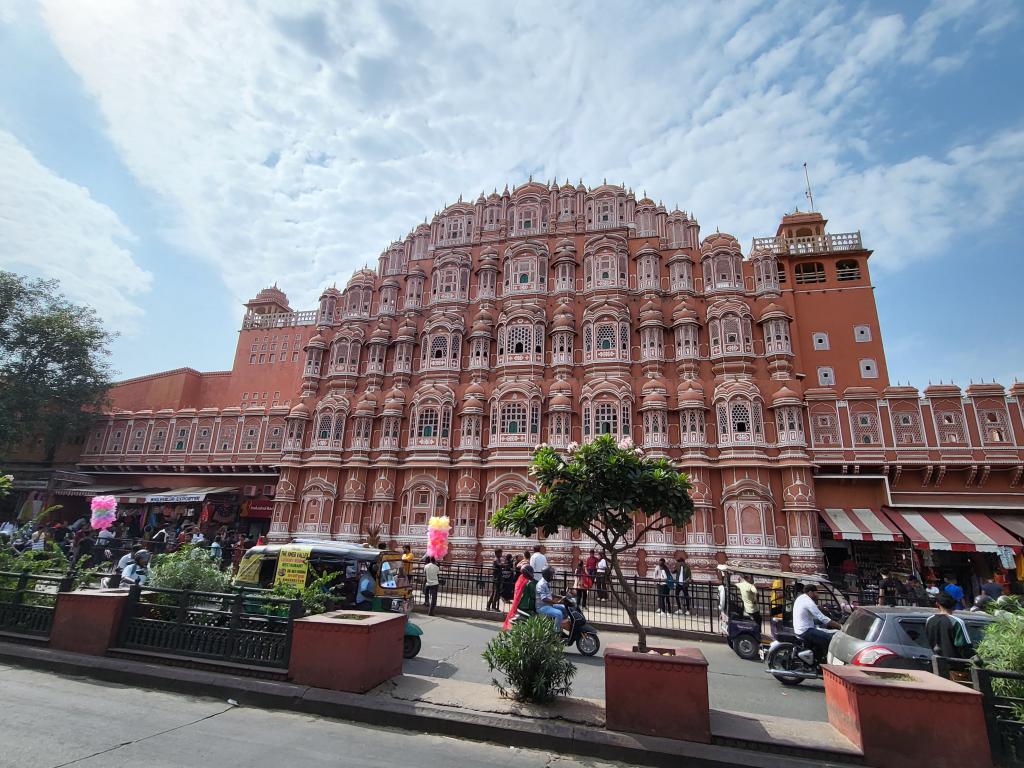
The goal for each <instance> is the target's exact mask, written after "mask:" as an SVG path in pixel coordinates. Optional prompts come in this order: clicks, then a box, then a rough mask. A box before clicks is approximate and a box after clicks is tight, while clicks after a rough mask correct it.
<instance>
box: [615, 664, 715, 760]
mask: <svg viewBox="0 0 1024 768" xmlns="http://www.w3.org/2000/svg"><path fill="white" fill-rule="evenodd" d="M649 650H657V651H660V652H666V651H670V652H671V653H672V654H673V655H667V656H666V655H656V654H651V653H636V652H634V650H633V648H632V647H631V646H621V645H612V646H609V647H608V650H607V651H605V654H604V694H605V717H606V725H607V727H608V728H609V729H611V730H613V731H628V732H630V733H643V734H647V735H650V736H662V737H664V738H669V739H681V740H683V741H698V742H702V743H704V744H709V743H710V742H711V719H710V714H709V708H708V662H707V659H705V658H704V654H703V653H701V652H700V650H698V649H697V648H650V649H649Z"/></svg>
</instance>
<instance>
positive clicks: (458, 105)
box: [0, 0, 1024, 387]
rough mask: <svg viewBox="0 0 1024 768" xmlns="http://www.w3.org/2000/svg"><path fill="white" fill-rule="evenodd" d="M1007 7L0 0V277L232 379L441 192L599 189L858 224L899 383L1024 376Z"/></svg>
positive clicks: (769, 222) (1016, 143) (772, 216)
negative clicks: (247, 330)
mask: <svg viewBox="0 0 1024 768" xmlns="http://www.w3.org/2000/svg"><path fill="white" fill-rule="evenodd" d="M1022 24H1024V6H1021V5H1020V4H1018V3H1016V2H1014V1H1013V0H992V1H991V2H988V1H986V0H976V1H974V2H972V1H971V0H956V1H955V2H943V1H935V2H917V3H914V2H906V3H880V2H878V3H871V2H869V3H864V4H844V3H838V2H795V1H794V2H780V3H757V2H748V3H740V2H736V3H714V2H709V3H700V2H687V3H685V4H682V3H650V2H635V3H630V2H621V3H617V4H615V5H611V4H608V3H602V2H593V3H558V4H555V3H549V2H547V3H518V4H514V3H509V4H502V5H501V6H498V5H497V4H490V3H465V4H462V3H455V2H444V3H429V4H425V3H415V4H406V3H397V2H388V3H380V4H371V3H314V2H293V3H288V4H287V5H285V4H280V3H270V2H267V3H258V2H252V3H245V4H243V3H223V4H211V3H201V2H196V3H192V2H187V1H186V0H175V2H168V1H167V0H160V1H156V0H154V2H121V3H110V2H102V1H101V0H70V1H61V2H51V1H49V0H44V1H43V2H41V3H39V4H35V3H27V2H22V0H0V267H3V268H5V269H12V270H15V271H18V272H22V273H28V274H33V275H42V276H47V277H55V278H59V279H60V280H61V281H62V285H63V289H64V290H65V292H66V293H67V294H68V295H70V296H71V297H72V298H74V299H76V300H78V301H82V302H88V303H91V304H93V305H95V306H96V307H97V308H98V309H99V311H100V312H101V314H102V315H103V317H104V318H105V319H106V321H107V322H108V324H109V325H110V327H112V328H113V329H116V330H117V331H118V332H119V333H120V337H119V339H118V340H117V342H116V343H115V345H114V365H115V367H116V368H117V369H118V370H119V371H120V373H121V375H122V376H136V375H141V374H145V373H150V372H155V371H159V370H164V369H169V368H175V367H179V366H183V365H191V366H193V367H196V368H199V369H201V370H220V369H223V368H226V367H228V366H229V365H230V362H231V358H232V354H233V351H234V344H235V331H236V330H237V328H238V326H239V322H240V318H241V314H242V308H241V304H242V303H243V302H244V301H245V300H246V299H247V298H248V297H250V296H252V295H254V294H255V292H256V291H258V290H259V289H260V288H261V287H264V286H265V285H267V284H270V283H272V282H275V281H276V282H277V283H278V284H279V285H280V286H281V287H282V288H283V289H284V290H286V291H287V293H288V295H289V297H290V298H291V301H292V305H293V306H294V307H296V308H309V307H312V305H313V303H314V301H315V299H316V296H317V295H318V293H319V290H320V289H321V288H322V287H323V286H324V285H329V284H331V283H332V282H334V281H338V282H342V283H343V282H344V281H345V280H346V279H347V278H348V276H349V275H350V274H351V273H352V271H353V270H354V269H357V268H359V267H361V266H363V265H364V264H370V265H371V266H373V265H375V264H376V259H377V256H378V255H379V253H380V252H381V250H383V249H384V248H385V247H386V246H387V245H388V243H389V242H390V241H391V240H394V239H397V238H400V237H403V236H404V235H405V234H406V233H407V232H408V231H409V230H410V229H411V227H412V226H414V225H415V224H416V223H418V222H419V221H422V220H423V217H424V216H428V217H429V216H430V215H432V214H433V213H434V212H435V211H436V210H438V209H440V208H441V207H443V206H444V204H445V203H448V202H453V201H454V200H455V199H457V198H458V197H459V195H460V194H461V195H464V196H467V197H470V196H472V197H475V196H476V195H477V194H478V193H479V192H480V191H481V190H485V191H488V192H489V191H490V190H491V189H493V188H495V187H497V188H498V189H501V188H502V187H503V186H504V185H505V184H506V183H508V184H509V185H513V184H516V183H520V182H522V181H524V180H525V177H526V176H527V175H528V174H530V173H533V174H534V176H535V178H542V179H549V178H552V177H556V176H557V177H558V178H559V179H564V178H566V177H571V178H572V179H573V180H576V179H579V178H580V177H583V178H584V180H585V181H587V182H588V183H590V184H597V183H600V181H601V180H602V179H605V178H607V179H608V180H609V181H611V182H620V181H621V182H625V183H626V184H627V185H629V186H632V187H633V188H634V189H635V190H636V191H637V192H638V193H639V192H641V191H643V190H646V191H647V193H648V194H649V195H650V196H652V197H654V198H655V199H661V200H663V201H664V202H665V203H666V204H667V205H676V204H678V205H679V206H680V207H682V208H684V209H686V210H689V211H693V212H694V213H695V214H696V215H697V217H698V219H699V220H700V222H701V224H702V227H703V230H704V232H709V231H713V230H714V229H715V228H716V227H717V228H719V229H721V230H722V231H724V232H731V233H733V234H735V235H736V236H737V237H738V238H739V239H740V242H741V243H743V244H744V247H747V245H748V244H749V242H750V238H751V237H753V236H755V235H763V234H773V233H774V231H775V227H776V225H777V223H778V220H779V217H780V216H781V214H782V213H784V212H786V211H790V210H792V209H793V208H794V207H796V206H804V205H805V204H806V201H805V199H804V197H803V192H804V184H803V173H802V164H803V162H805V161H806V162H808V163H809V165H810V168H811V173H812V181H813V183H814V192H815V201H816V203H817V207H818V208H819V209H820V210H821V211H822V212H823V213H824V214H825V215H826V216H827V217H828V218H829V219H830V229H831V230H832V231H834V232H841V231H851V230H858V229H859V230H861V231H862V233H863V235H864V238H865V241H866V243H867V244H868V246H869V247H871V248H873V249H874V251H875V255H874V256H873V258H872V271H873V277H874V282H875V285H876V287H877V298H878V303H879V308H880V312H881V318H882V331H883V334H884V337H885V340H886V346H887V352H888V362H889V369H890V374H891V376H892V378H893V379H894V380H897V379H898V380H901V381H908V380H909V381H910V382H911V383H913V384H915V385H917V386H921V387H923V386H925V385H927V383H928V381H929V380H931V381H938V380H940V379H942V380H945V381H949V380H951V379H952V380H953V381H956V382H957V383H959V384H961V385H966V384H967V383H968V382H969V380H970V379H972V378H973V379H974V380H976V381H977V380H979V379H985V380H990V379H993V378H995V379H997V380H999V381H1001V382H1002V383H1004V384H1009V383H1011V382H1012V381H1013V379H1014V378H1015V377H1020V378H1024V341H1022V340H1021V334H1020V329H1021V328H1022V327H1024V308H1022V306H1024V302H1022V301H1021V298H1020V294H1021V285H1022V283H1024V266H1022V253H1021V245H1020V244H1021V242H1022V241H1024V223H1022V222H1024V217H1022V215H1021V212H1020V200H1021V196H1022V192H1024V98H1022V93H1024V87H1022V86H1024V49H1022V47H1021V46H1020V44H1019V40H1020V35H1021V31H1022Z"/></svg>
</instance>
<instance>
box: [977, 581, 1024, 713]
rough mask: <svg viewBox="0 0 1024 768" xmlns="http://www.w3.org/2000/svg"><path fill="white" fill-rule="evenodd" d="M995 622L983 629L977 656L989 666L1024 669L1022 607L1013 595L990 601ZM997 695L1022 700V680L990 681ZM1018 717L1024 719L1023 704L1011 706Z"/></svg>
mask: <svg viewBox="0 0 1024 768" xmlns="http://www.w3.org/2000/svg"><path fill="white" fill-rule="evenodd" d="M989 610H990V612H991V613H992V614H993V615H994V616H995V621H993V622H992V623H991V624H989V625H988V626H987V627H986V628H985V634H984V636H983V637H982V639H981V642H980V643H978V647H977V649H976V652H977V655H978V656H979V657H980V658H981V660H982V661H983V662H984V663H985V666H987V667H991V668H992V669H1002V670H1006V671H1008V672H1024V607H1022V606H1021V603H1020V600H1019V599H1018V598H1017V597H1015V596H1004V597H1000V598H999V599H998V600H996V601H995V603H993V604H990V606H989ZM992 689H993V692H994V693H995V694H996V695H997V696H1007V697H1012V698H1020V699H1024V680H999V679H994V680H993V681H992ZM1014 711H1015V713H1016V715H1017V719H1018V720H1022V721H1024V705H1020V704H1017V705H1014Z"/></svg>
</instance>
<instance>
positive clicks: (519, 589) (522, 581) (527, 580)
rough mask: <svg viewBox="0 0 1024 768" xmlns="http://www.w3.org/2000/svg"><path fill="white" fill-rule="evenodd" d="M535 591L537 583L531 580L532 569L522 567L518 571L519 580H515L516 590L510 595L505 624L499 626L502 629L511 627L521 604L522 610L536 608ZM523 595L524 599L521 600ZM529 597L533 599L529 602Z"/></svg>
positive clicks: (527, 566)
mask: <svg viewBox="0 0 1024 768" xmlns="http://www.w3.org/2000/svg"><path fill="white" fill-rule="evenodd" d="M536 589H537V583H536V582H535V581H534V580H533V568H531V567H530V566H529V565H524V566H523V567H522V569H521V570H520V571H519V578H518V579H516V589H515V592H514V593H513V595H512V605H511V606H509V609H508V615H507V616H505V622H504V623H503V624H502V625H501V628H502V629H505V630H507V629H508V628H509V627H511V626H512V619H514V618H515V616H516V612H517V611H518V610H519V606H520V604H521V603H522V605H523V610H526V609H527V608H529V609H531V610H532V609H533V608H534V607H535V606H536V598H535V596H534V595H535V592H534V590H536ZM524 593H528V594H526V599H525V600H524V599H523V596H524ZM531 596H533V597H534V599H533V600H531V599H530V598H531Z"/></svg>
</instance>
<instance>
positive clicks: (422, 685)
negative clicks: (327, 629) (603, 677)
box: [371, 675, 604, 727]
mask: <svg viewBox="0 0 1024 768" xmlns="http://www.w3.org/2000/svg"><path fill="white" fill-rule="evenodd" d="M371 695H378V696H389V697H391V698H393V699H398V700H402V701H418V702H423V703H427V704H434V705H437V706H441V707H451V708H454V709H463V710H469V711H472V712H489V713H494V714H504V715H516V716H519V717H529V718H533V719H538V720H563V721H565V722H568V723H576V724H580V725H594V726H598V727H602V726H604V704H603V702H601V701H598V700H595V699H580V698H558V699H556V700H555V701H554V702H552V703H551V704H524V703H520V702H517V701H513V700H512V699H508V698H504V697H502V696H501V694H500V693H499V692H498V689H497V688H495V687H494V686H493V685H483V684H480V683H469V682H464V681H461V680H450V679H440V678H433V677H419V676H416V675H403V676H402V677H398V678H394V679H392V680H389V681H388V682H386V683H384V684H383V685H380V686H378V687H377V688H375V689H374V690H373V691H371Z"/></svg>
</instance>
